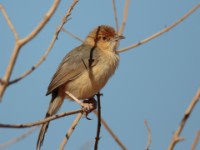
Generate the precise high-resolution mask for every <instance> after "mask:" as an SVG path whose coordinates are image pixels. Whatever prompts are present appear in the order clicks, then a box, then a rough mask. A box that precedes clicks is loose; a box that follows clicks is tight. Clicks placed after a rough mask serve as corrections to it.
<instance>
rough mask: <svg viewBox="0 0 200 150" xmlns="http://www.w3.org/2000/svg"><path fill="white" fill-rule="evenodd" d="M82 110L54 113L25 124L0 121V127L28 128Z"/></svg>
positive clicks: (81, 110)
mask: <svg viewBox="0 0 200 150" xmlns="http://www.w3.org/2000/svg"><path fill="white" fill-rule="evenodd" d="M82 112H83V109H78V110H74V111H70V112H64V113H61V114H56V115H53V116H50V117H47V118H45V119H43V120H39V121H36V122H32V123H25V124H2V123H0V128H29V127H32V126H37V125H41V124H44V123H46V122H49V121H52V120H55V119H59V118H61V117H65V116H69V115H73V114H77V113H82Z"/></svg>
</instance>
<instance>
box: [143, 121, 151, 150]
mask: <svg viewBox="0 0 200 150" xmlns="http://www.w3.org/2000/svg"><path fill="white" fill-rule="evenodd" d="M144 124H145V126H146V128H147V132H148V140H147V145H146V148H145V150H149V147H150V144H151V129H150V128H149V125H148V122H147V120H145V121H144Z"/></svg>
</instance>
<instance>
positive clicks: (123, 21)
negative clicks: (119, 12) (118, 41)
mask: <svg viewBox="0 0 200 150" xmlns="http://www.w3.org/2000/svg"><path fill="white" fill-rule="evenodd" d="M129 2H130V1H129V0H126V2H125V5H124V15H123V19H122V24H121V27H120V30H119V33H118V34H119V35H121V34H122V33H123V31H124V28H125V25H126V20H127V16H128V6H129Z"/></svg>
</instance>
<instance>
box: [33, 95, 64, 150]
mask: <svg viewBox="0 0 200 150" xmlns="http://www.w3.org/2000/svg"><path fill="white" fill-rule="evenodd" d="M63 99H64V97H62V96H59V95H58V94H57V92H56V93H53V94H52V100H51V102H50V104H49V108H48V111H47V113H46V116H45V118H47V117H49V116H52V115H54V114H56V113H57V111H58V110H59V108H60V107H61V105H62V103H63ZM48 126H49V122H47V123H45V124H43V125H42V127H41V129H40V133H39V136H38V140H37V148H36V149H37V150H40V148H41V146H42V143H43V140H44V137H45V133H46V131H47V129H48Z"/></svg>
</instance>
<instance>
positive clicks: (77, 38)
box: [62, 28, 84, 42]
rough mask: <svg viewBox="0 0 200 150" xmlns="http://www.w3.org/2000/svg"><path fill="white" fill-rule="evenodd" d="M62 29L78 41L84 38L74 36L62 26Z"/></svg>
mask: <svg viewBox="0 0 200 150" xmlns="http://www.w3.org/2000/svg"><path fill="white" fill-rule="evenodd" d="M62 31H63V32H65V33H67V34H69V35H70V36H72V37H73V38H75V39H76V40H78V41H80V42H83V41H84V40H83V39H81V38H80V37H78V36H76V35H75V34H73V33H71V32H69V31H68V30H66V29H65V28H62Z"/></svg>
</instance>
